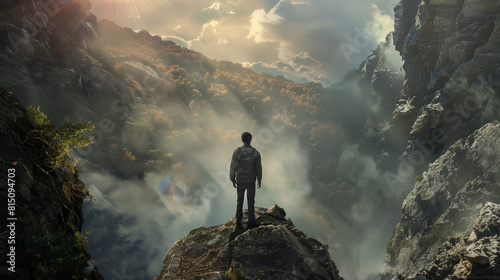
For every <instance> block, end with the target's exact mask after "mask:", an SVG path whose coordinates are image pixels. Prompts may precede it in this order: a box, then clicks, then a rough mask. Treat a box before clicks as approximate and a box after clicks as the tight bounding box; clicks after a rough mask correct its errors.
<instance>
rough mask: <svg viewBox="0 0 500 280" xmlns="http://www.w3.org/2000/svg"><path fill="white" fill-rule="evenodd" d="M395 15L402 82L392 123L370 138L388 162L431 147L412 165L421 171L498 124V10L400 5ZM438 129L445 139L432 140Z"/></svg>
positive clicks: (447, 3)
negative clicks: (389, 158)
mask: <svg viewBox="0 0 500 280" xmlns="http://www.w3.org/2000/svg"><path fill="white" fill-rule="evenodd" d="M394 10H395V20H394V21H395V31H394V35H393V37H394V45H395V47H396V50H397V51H399V53H400V54H401V57H402V58H403V59H404V65H403V68H404V70H405V79H404V84H403V87H402V90H401V91H400V92H399V93H398V96H397V97H396V102H395V104H394V103H391V104H390V105H391V106H392V110H393V114H392V119H391V120H389V121H388V123H387V124H386V125H383V127H384V128H383V129H382V130H380V131H377V135H376V137H377V139H378V141H379V143H378V146H379V147H382V148H383V149H384V151H381V153H383V152H388V153H389V154H390V155H391V156H392V157H394V158H396V157H398V156H399V155H401V154H403V155H404V156H405V158H409V157H410V156H411V155H412V153H414V152H415V151H417V152H418V151H419V150H421V149H422V148H421V147H419V145H418V143H421V142H422V141H433V144H434V146H435V147H434V149H432V150H430V149H429V151H426V152H428V154H429V155H426V156H425V157H424V160H423V161H422V163H421V164H416V165H415V166H414V167H416V169H417V171H419V172H421V171H423V170H425V166H426V164H428V163H430V162H432V161H433V160H435V159H436V158H437V157H438V156H439V155H441V154H442V153H444V152H445V151H446V150H447V149H448V148H449V147H450V146H451V145H452V144H453V143H455V142H456V141H457V140H458V139H461V138H463V137H467V136H468V135H470V134H471V133H473V132H474V131H475V130H477V129H479V128H480V127H482V126H483V125H484V124H486V123H488V122H491V121H493V120H498V119H500V111H499V110H498V109H496V108H498V106H500V95H499V88H500V87H499V84H500V68H499V65H500V48H499V47H498V46H500V29H499V26H500V4H499V2H498V1H474V0H468V1H455V0H434V1H411V0H402V1H400V2H399V4H398V5H396V7H395V9H394ZM378 123H379V124H383V121H382V122H381V121H380V120H379V121H378ZM436 131H440V132H443V133H444V134H445V135H446V139H444V140H443V141H434V140H433V139H432V135H433V133H436ZM391 147H394V148H392V149H391Z"/></svg>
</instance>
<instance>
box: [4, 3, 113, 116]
mask: <svg viewBox="0 0 500 280" xmlns="http://www.w3.org/2000/svg"><path fill="white" fill-rule="evenodd" d="M0 8H1V9H0V17H1V20H0V34H1V38H2V39H1V40H0V73H2V75H0V84H1V85H2V86H3V87H8V89H9V90H10V91H12V92H13V93H14V94H15V96H16V97H18V98H19V99H20V101H21V103H22V104H23V105H24V106H28V105H35V106H40V107H41V108H42V110H43V111H44V112H47V113H48V114H49V116H50V117H52V118H55V119H58V118H59V117H64V115H67V116H72V115H77V114H76V113H75V110H74V109H68V108H67V107H72V108H78V109H79V110H78V111H79V113H78V114H81V115H83V116H87V118H89V117H91V116H93V114H94V113H93V112H92V110H89V109H87V108H85V107H86V105H87V104H86V103H87V102H88V100H87V99H86V98H87V97H88V96H95V95H112V94H115V93H116V85H115V84H114V82H113V79H112V76H111V75H110V73H109V72H108V71H109V70H110V69H112V65H111V63H110V62H109V59H108V55H107V53H106V51H105V49H104V46H103V44H102V43H101V40H100V38H99V34H98V33H97V19H96V17H95V16H94V15H93V14H92V13H91V12H90V1H88V0H69V1H31V0H22V1H2V3H1V4H0ZM72 112H73V113H72ZM61 113H62V114H61Z"/></svg>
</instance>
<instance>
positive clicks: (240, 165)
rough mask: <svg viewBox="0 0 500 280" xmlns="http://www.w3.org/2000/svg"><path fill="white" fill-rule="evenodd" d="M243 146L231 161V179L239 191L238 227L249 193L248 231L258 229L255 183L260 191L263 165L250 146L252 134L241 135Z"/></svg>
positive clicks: (237, 207)
mask: <svg viewBox="0 0 500 280" xmlns="http://www.w3.org/2000/svg"><path fill="white" fill-rule="evenodd" d="M241 141H243V146H241V147H239V148H237V149H236V150H234V153H233V158H232V160H231V169H230V171H229V178H230V179H231V182H233V187H234V188H235V189H237V193H238V199H237V206H236V226H237V227H239V228H241V227H242V226H241V219H242V218H243V199H244V195H245V190H246V191H247V203H248V229H251V228H254V227H258V224H257V223H256V222H255V213H254V204H255V181H256V180H257V188H258V189H260V183H261V180H262V165H261V163H260V161H261V160H260V153H259V152H258V151H257V150H256V149H255V148H253V147H252V146H250V142H251V141H252V134H250V133H249V132H246V131H245V132H243V134H241Z"/></svg>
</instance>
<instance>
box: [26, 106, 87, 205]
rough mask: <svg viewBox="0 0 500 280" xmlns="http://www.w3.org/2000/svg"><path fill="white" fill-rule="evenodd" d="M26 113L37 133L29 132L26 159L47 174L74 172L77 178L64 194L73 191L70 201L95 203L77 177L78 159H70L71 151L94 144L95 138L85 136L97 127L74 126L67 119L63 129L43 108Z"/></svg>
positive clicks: (80, 124) (69, 182)
mask: <svg viewBox="0 0 500 280" xmlns="http://www.w3.org/2000/svg"><path fill="white" fill-rule="evenodd" d="M26 111H27V113H28V120H29V122H30V123H31V124H32V125H33V127H34V129H33V130H31V131H29V132H28V139H27V140H26V141H25V144H26V153H25V156H26V157H27V158H29V159H30V160H31V162H33V163H34V164H35V165H37V166H38V167H39V168H40V170H42V171H44V172H45V173H48V172H50V171H52V170H54V169H61V170H68V171H70V172H72V173H73V174H75V176H73V178H72V179H70V180H69V181H68V182H67V183H68V185H67V186H68V187H67V188H65V187H64V185H63V191H70V192H71V193H68V194H69V197H71V194H73V195H74V196H76V197H81V198H87V199H90V200H94V196H93V195H92V194H90V192H89V189H88V186H86V185H85V184H84V183H83V182H82V181H81V180H79V178H78V177H77V176H76V174H77V170H76V159H71V158H70V157H69V150H70V148H76V147H86V146H88V145H91V144H92V143H93V139H92V137H89V136H85V135H84V132H85V131H91V130H93V129H94V126H93V125H92V124H90V122H82V121H79V122H77V123H70V122H69V119H68V118H65V119H64V120H63V124H62V126H61V127H55V126H54V124H53V122H52V120H50V119H49V118H48V117H47V115H45V114H44V113H43V112H41V111H40V108H37V109H35V108H33V107H31V106H30V107H28V108H26ZM68 199H70V198H68Z"/></svg>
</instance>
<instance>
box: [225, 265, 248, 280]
mask: <svg viewBox="0 0 500 280" xmlns="http://www.w3.org/2000/svg"><path fill="white" fill-rule="evenodd" d="M227 274H228V278H229V279H230V280H240V279H245V277H246V276H247V275H246V274H245V273H243V271H241V263H239V262H237V261H232V262H231V267H230V268H229V271H228V272H227Z"/></svg>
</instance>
